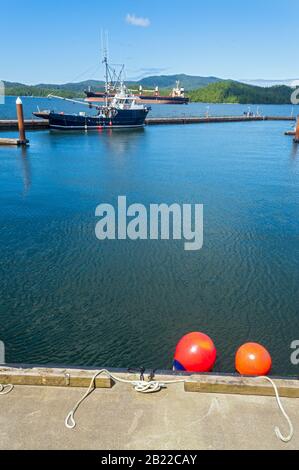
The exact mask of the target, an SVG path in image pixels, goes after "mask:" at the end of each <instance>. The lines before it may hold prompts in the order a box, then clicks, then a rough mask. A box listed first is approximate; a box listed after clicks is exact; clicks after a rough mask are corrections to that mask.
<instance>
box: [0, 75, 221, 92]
mask: <svg viewBox="0 0 299 470" xmlns="http://www.w3.org/2000/svg"><path fill="white" fill-rule="evenodd" d="M177 81H179V82H180V83H181V85H182V86H184V87H185V89H186V90H187V91H190V90H196V89H197V88H202V87H204V86H207V85H209V84H210V83H217V82H220V81H221V78H217V77H197V76H192V75H184V74H179V75H157V76H151V77H146V78H143V79H142V80H138V81H128V85H129V86H131V87H139V86H142V87H144V88H146V87H148V88H151V89H154V88H155V87H156V86H158V87H159V88H161V89H172V88H174V87H175V86H176V82H177ZM4 83H5V86H6V89H11V88H24V89H27V91H31V90H33V89H36V90H64V91H65V90H67V91H73V92H76V93H84V90H86V89H87V88H88V87H92V88H93V89H94V90H98V89H103V87H104V81H98V80H86V81H83V82H78V83H65V84H62V85H57V84H52V83H40V84H38V85H24V84H22V83H15V82H4Z"/></svg>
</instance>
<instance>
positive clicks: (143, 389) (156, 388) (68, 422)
mask: <svg viewBox="0 0 299 470" xmlns="http://www.w3.org/2000/svg"><path fill="white" fill-rule="evenodd" d="M102 374H106V375H107V376H108V377H110V378H111V379H112V380H114V381H115V382H120V383H124V384H129V385H132V386H133V388H134V390H135V391H136V392H138V393H157V392H160V391H161V390H162V389H163V388H166V387H167V385H171V384H172V385H175V384H180V383H185V382H186V379H181V380H169V381H165V382H158V381H154V380H152V381H150V382H145V381H142V380H126V379H122V378H120V377H116V376H115V375H113V374H111V372H109V371H108V370H105V369H103V370H100V371H99V372H97V373H96V374H95V375H94V376H93V377H92V379H91V382H90V386H89V388H88V390H87V392H86V393H85V394H84V396H83V397H82V398H81V399H80V400H79V401H78V402H77V403H76V405H75V406H74V408H73V409H72V410H71V411H70V413H69V414H68V415H67V417H66V419H65V426H66V427H67V428H68V429H74V428H75V427H76V421H75V413H76V411H77V410H78V408H79V406H80V405H81V403H83V401H84V400H85V399H86V398H87V397H88V396H89V395H90V394H91V393H92V392H93V391H94V390H95V388H96V383H95V381H96V379H97V378H98V377H99V376H100V375H102ZM255 380H267V381H268V382H269V383H270V384H271V385H272V387H273V389H274V392H275V396H276V401H277V404H278V408H279V409H280V411H281V413H282V415H283V416H284V417H285V419H286V421H287V423H288V425H289V428H290V433H289V434H288V435H287V436H283V434H282V433H281V431H280V429H279V427H278V426H276V427H275V428H274V430H275V434H276V436H277V438H278V439H280V440H281V441H282V442H285V443H288V442H290V441H291V440H292V438H293V436H294V427H293V424H292V421H291V419H290V417H289V416H288V414H287V413H286V411H285V409H284V407H283V405H282V403H281V399H280V396H279V393H278V389H277V386H276V384H275V383H274V381H273V380H272V379H270V378H269V377H266V376H265V377H264V376H262V377H255Z"/></svg>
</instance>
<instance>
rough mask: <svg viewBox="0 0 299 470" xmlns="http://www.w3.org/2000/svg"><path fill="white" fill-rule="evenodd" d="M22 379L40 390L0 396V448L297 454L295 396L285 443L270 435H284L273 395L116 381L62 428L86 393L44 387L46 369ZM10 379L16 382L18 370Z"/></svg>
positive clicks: (288, 403) (287, 401) (288, 401)
mask: <svg viewBox="0 0 299 470" xmlns="http://www.w3.org/2000/svg"><path fill="white" fill-rule="evenodd" d="M52 373H53V372H52ZM3 374H4V375H3ZM9 374H10V373H9V372H7V371H4V372H3V373H2V376H0V383H1V382H2V383H3V381H4V380H5V382H6V381H7V380H9V379H11V380H13V377H14V376H13V374H12V375H11V376H10V377H9ZM25 374H27V379H26V380H27V381H28V383H30V382H31V383H32V384H33V383H34V380H36V379H34V376H35V377H40V379H41V383H43V384H44V386H40V385H36V386H35V385H25V386H24V385H17V386H15V388H14V390H13V391H12V392H11V393H9V394H8V395H4V396H0V403H1V413H0V430H1V431H0V434H1V439H0V448H1V449H26V450H27V449H29V450H35V449H61V450H65V449H78V450H81V449H82V450H83V449H92V450H103V449H104V450H108V449H109V450H117V449H124V450H153V449H155V450H171V449H176V450H178V451H179V450H194V449H195V450H201V449H285V450H290V449H297V450H298V449H299V407H298V403H299V399H298V398H282V403H283V405H284V407H285V409H286V411H287V413H288V414H289V416H290V418H291V420H292V422H293V425H294V437H293V440H292V441H291V442H290V443H288V444H284V443H283V442H281V441H280V440H278V439H277V436H276V435H275V432H274V427H275V426H279V427H280V429H281V431H282V433H283V434H287V433H288V432H289V431H288V426H287V423H286V421H285V420H284V418H283V417H282V415H281V413H280V412H279V410H278V406H277V403H276V400H275V398H274V397H266V396H254V395H244V396H242V395H237V394H225V393H222V394H220V393H206V392H205V391H204V390H205V388H203V392H201V393H188V392H186V391H185V390H184V384H176V385H169V386H168V387H167V389H164V390H162V391H161V392H159V393H156V394H149V395H144V394H140V393H136V392H135V391H134V390H133V388H132V387H131V386H130V385H125V384H119V383H117V384H116V385H115V386H114V387H113V388H110V389H107V388H103V389H97V390H96V391H95V392H93V394H91V395H90V396H89V397H88V399H87V400H86V401H84V403H83V404H82V405H81V406H80V408H79V410H78V411H77V413H76V415H75V419H76V422H77V427H76V428H75V429H74V430H68V429H66V428H65V425H64V420H65V418H66V416H67V415H68V413H69V411H70V410H71V409H72V408H73V407H74V405H75V404H76V402H77V401H78V400H79V399H80V398H81V397H82V396H83V394H84V393H85V392H86V388H77V387H76V383H75V382H73V385H74V384H75V386H70V383H72V380H71V382H70V383H69V386H67V384H68V382H66V381H65V380H66V377H67V375H66V374H64V386H63V382H60V383H58V382H57V383H56V385H57V386H56V387H54V386H49V385H47V380H49V383H51V380H53V377H52V379H51V371H47V370H44V371H43V372H42V375H38V374H36V373H32V371H28V370H27V371H26V372H25ZM91 374H92V372H91V371H90V372H89V376H88V377H89V380H88V382H89V381H90V376H91ZM58 375H59V374H58ZM71 375H72V374H71ZM76 375H77V377H79V378H80V380H82V379H83V378H84V377H85V378H86V373H85V372H84V371H79V372H78V371H77V372H76ZM61 377H62V378H63V374H62V375H61ZM123 377H124V375H123ZM58 378H59V377H58V376H57V377H56V380H58ZM131 378H132V377H131ZM50 379H51V380H50ZM168 379H169V377H168ZM104 380H107V379H104ZM135 380H136V376H135ZM203 380H210V379H203ZM212 380H213V379H212ZM221 380H223V381H225V380H224V379H221ZM226 380H227V384H228V385H229V386H231V385H233V384H234V383H236V379H235V378H233V376H232V377H228V378H227V379H226ZM238 380H239V381H240V383H242V379H238ZM249 380H252V379H249ZM14 381H15V382H17V383H18V382H19V383H21V381H22V380H21V375H20V373H19V372H17V376H15V378H14ZM25 382H26V381H25ZM52 383H55V382H52ZM283 384H284V382H283V381H281V383H280V385H281V386H284V385H283ZM286 384H288V382H287V381H286ZM292 384H293V385H292ZM294 384H295V385H294ZM59 385H60V386H59ZM77 385H78V383H77ZM86 385H87V383H86V384H84V387H85V386H86ZM102 385H103V383H102ZM264 385H265V384H264ZM290 385H292V386H294V387H295V389H296V390H297V391H296V394H297V393H298V389H297V387H298V386H297V381H293V382H289V385H287V387H289V386H290ZM104 386H105V384H104ZM106 386H107V383H106ZM253 392H254V390H253ZM236 393H237V392H236ZM288 393H289V392H288Z"/></svg>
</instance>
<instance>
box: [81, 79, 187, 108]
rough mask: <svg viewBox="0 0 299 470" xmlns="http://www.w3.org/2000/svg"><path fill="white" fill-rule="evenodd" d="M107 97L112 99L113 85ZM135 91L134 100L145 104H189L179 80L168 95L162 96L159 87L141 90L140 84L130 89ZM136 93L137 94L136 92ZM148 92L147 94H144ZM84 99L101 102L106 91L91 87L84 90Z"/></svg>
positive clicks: (113, 93) (105, 95) (105, 96)
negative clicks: (136, 87)
mask: <svg viewBox="0 0 299 470" xmlns="http://www.w3.org/2000/svg"><path fill="white" fill-rule="evenodd" d="M109 89H110V91H109V92H108V98H109V99H113V98H114V96H115V92H114V91H113V87H111V86H110V87H109ZM132 92H134V93H136V95H135V97H136V102H139V103H145V104H189V102H190V99H189V98H187V97H186V96H185V89H184V88H182V87H181V86H180V82H176V86H175V88H173V90H172V92H171V93H170V95H169V96H165V95H164V96H163V95H161V94H160V92H159V87H156V88H155V90H143V87H142V86H140V87H139V90H132ZM137 93H138V94H137ZM146 93H148V94H146ZM85 95H86V99H85V101H87V102H89V103H103V102H105V100H106V98H107V93H106V91H92V90H91V88H89V89H88V90H85Z"/></svg>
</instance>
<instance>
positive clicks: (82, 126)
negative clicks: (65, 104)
mask: <svg viewBox="0 0 299 470" xmlns="http://www.w3.org/2000/svg"><path fill="white" fill-rule="evenodd" d="M147 114H148V110H146V109H144V110H143V109H142V110H118V111H117V114H116V116H114V117H112V118H109V117H103V116H81V115H77V114H58V113H50V114H49V118H48V119H49V125H50V128H51V129H62V130H96V129H105V128H107V129H111V128H137V127H143V126H144V125H145V119H146V116H147Z"/></svg>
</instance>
